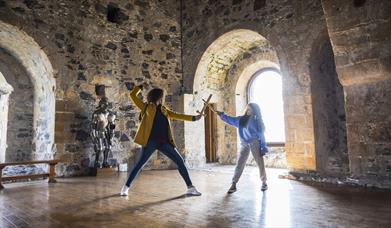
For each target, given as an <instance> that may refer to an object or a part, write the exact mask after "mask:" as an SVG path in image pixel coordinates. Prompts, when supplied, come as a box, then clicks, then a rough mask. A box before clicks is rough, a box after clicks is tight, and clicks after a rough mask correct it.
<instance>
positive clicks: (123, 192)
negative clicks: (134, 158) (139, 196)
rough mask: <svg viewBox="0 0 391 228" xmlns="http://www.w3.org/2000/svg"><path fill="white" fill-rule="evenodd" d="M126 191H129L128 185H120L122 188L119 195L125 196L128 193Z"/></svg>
mask: <svg viewBox="0 0 391 228" xmlns="http://www.w3.org/2000/svg"><path fill="white" fill-rule="evenodd" d="M128 191H129V187H128V186H126V185H124V186H123V187H122V189H121V193H120V195H121V196H127V195H128Z"/></svg>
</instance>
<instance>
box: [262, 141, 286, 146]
mask: <svg viewBox="0 0 391 228" xmlns="http://www.w3.org/2000/svg"><path fill="white" fill-rule="evenodd" d="M266 145H267V146H268V147H284V146H285V143H283V142H270V143H268V142H266Z"/></svg>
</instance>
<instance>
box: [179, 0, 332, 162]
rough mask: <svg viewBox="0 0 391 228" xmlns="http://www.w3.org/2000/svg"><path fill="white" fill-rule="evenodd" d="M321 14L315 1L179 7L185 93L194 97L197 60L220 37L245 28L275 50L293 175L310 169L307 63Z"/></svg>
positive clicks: (311, 143)
mask: <svg viewBox="0 0 391 228" xmlns="http://www.w3.org/2000/svg"><path fill="white" fill-rule="evenodd" d="M323 14H324V13H323V9H322V5H321V2H320V1H317V0H314V1H297V0H294V1H285V0H275V1H249V0H243V1H228V0H226V1H202V0H200V1H184V2H183V6H182V24H183V67H184V72H183V78H184V86H185V89H186V92H187V93H195V91H193V83H194V81H195V80H194V75H195V72H196V71H197V65H198V63H199V62H200V60H201V59H202V55H203V54H204V53H205V51H206V50H207V48H208V47H209V46H210V45H211V44H212V43H213V42H214V41H215V40H217V39H218V38H219V37H221V36H222V35H223V34H226V33H227V32H230V31H233V30H235V29H248V30H251V31H253V32H255V33H258V34H259V35H261V36H263V37H264V38H266V40H267V41H268V42H269V43H270V45H271V46H272V47H273V48H274V49H275V51H276V52H277V56H278V60H279V64H280V66H281V73H282V76H283V87H284V110H285V120H286V121H285V122H286V123H287V124H286V137H287V139H286V151H287V162H288V166H289V167H290V168H291V169H293V170H315V169H316V164H315V146H314V137H313V132H314V129H313V121H312V120H313V116H312V104H311V93H310V82H311V80H310V69H309V64H308V62H309V58H310V51H311V48H312V45H313V42H314V41H315V40H316V38H317V37H318V36H319V34H320V33H321V32H322V30H323V31H324V30H326V22H325V19H324V16H323ZM230 114H234V113H230ZM230 142H232V141H230ZM219 144H221V142H220V141H219Z"/></svg>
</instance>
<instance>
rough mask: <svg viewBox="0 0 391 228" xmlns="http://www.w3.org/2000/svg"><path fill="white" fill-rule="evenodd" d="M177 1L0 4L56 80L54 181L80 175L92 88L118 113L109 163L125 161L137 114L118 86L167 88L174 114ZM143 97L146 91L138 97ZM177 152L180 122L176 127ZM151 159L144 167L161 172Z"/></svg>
mask: <svg viewBox="0 0 391 228" xmlns="http://www.w3.org/2000/svg"><path fill="white" fill-rule="evenodd" d="M178 7H179V3H178V2H177V1H174V0H172V1H164V2H161V1H142V0H135V1H103V0H102V1H92V0H91V1H71V0H63V1H0V20H2V21H4V22H5V23H8V24H11V25H14V26H16V27H18V28H20V29H21V30H23V31H24V32H26V33H27V34H28V35H29V36H31V37H32V38H33V39H34V40H35V41H36V42H37V43H38V44H39V45H40V46H41V47H42V50H43V51H44V52H45V53H46V54H47V56H48V58H49V60H50V62H51V64H52V66H53V69H54V77H55V80H56V116H55V117H56V126H55V145H56V147H55V148H54V152H55V154H54V158H57V159H61V160H63V161H64V163H62V164H61V165H59V166H58V170H57V171H58V173H59V174H60V175H79V174H86V172H87V170H88V169H87V167H88V166H89V165H91V163H92V158H93V154H94V152H93V147H92V143H91V140H90V138H89V130H88V129H89V125H90V118H91V115H92V112H93V110H94V107H95V106H96V105H97V102H98V100H97V97H96V95H95V94H94V88H95V84H98V83H99V84H105V85H107V86H108V88H107V89H106V93H107V95H108V97H109V99H110V101H111V102H113V103H114V107H115V108H116V111H117V114H118V119H119V120H118V122H117V129H116V132H115V139H114V148H113V155H112V157H111V158H110V159H111V162H112V163H120V164H122V163H130V164H131V163H132V161H133V160H134V157H135V153H136V152H137V151H138V150H139V147H138V146H136V145H135V144H134V143H133V140H132V138H133V136H134V134H135V132H136V128H137V124H138V123H137V121H136V119H137V115H138V112H139V111H138V110H136V109H135V108H134V106H133V105H132V103H131V102H130V101H129V99H128V97H127V95H128V91H127V90H126V87H125V86H124V83H125V82H131V83H134V84H144V87H145V88H146V90H148V89H150V88H151V87H153V86H159V87H163V88H165V89H166V90H167V97H166V101H167V104H168V106H170V107H172V108H173V109H175V110H177V111H179V112H181V111H182V110H183V100H182V97H181V80H182V75H181V62H180V61H179V56H180V55H181V54H180V53H181V52H180V50H181V44H180V25H179V10H178ZM144 95H145V93H144ZM174 129H175V130H174V131H175V136H176V139H177V140H176V141H177V142H178V144H179V148H180V149H181V148H183V141H184V139H183V134H180V133H182V132H183V124H181V123H179V124H178V123H175V124H174ZM170 166H171V162H169V161H168V159H166V158H163V156H160V155H159V154H155V156H154V157H153V158H152V160H151V163H150V164H149V167H152V168H167V167H170Z"/></svg>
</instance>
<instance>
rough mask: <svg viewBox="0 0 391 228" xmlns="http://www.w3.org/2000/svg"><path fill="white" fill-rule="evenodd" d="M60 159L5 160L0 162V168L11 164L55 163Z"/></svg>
mask: <svg viewBox="0 0 391 228" xmlns="http://www.w3.org/2000/svg"><path fill="white" fill-rule="evenodd" d="M59 162H60V160H42V161H20V162H6V163H0V168H4V167H6V166H12V165H32V164H57V163H59Z"/></svg>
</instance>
